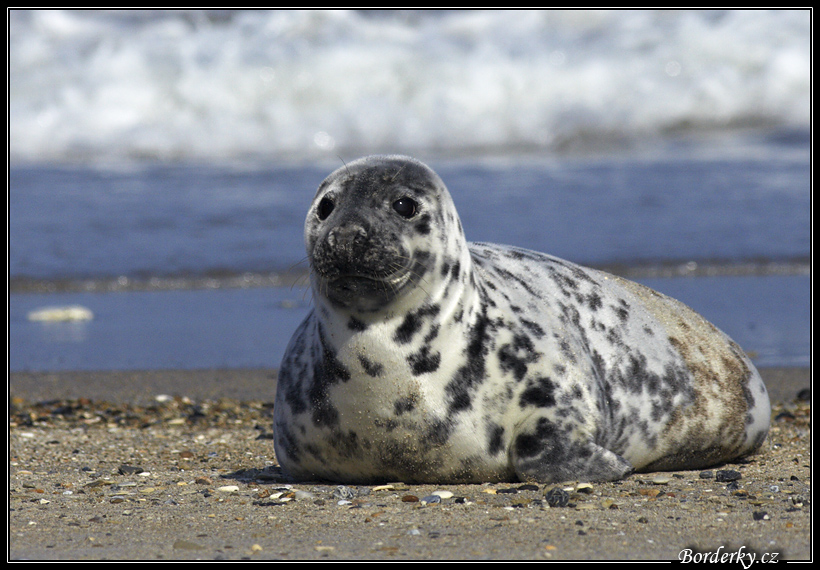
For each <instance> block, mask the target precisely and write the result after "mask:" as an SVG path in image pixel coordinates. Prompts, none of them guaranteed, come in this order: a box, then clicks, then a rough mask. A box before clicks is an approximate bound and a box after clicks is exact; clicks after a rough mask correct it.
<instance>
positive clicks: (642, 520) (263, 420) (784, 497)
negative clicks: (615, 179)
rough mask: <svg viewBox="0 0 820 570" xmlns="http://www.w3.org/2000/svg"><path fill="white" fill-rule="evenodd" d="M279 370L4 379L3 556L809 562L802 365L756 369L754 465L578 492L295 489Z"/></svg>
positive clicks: (513, 487)
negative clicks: (764, 431)
mask: <svg viewBox="0 0 820 570" xmlns="http://www.w3.org/2000/svg"><path fill="white" fill-rule="evenodd" d="M274 374H275V372H274V371H273V370H267V369H257V370H187V371H184V370H176V371H173V370H170V371H169V370H165V371H150V372H145V371H143V372H133V371H124V372H90V373H86V372H70V373H66V372H60V373H12V374H10V383H9V397H10V424H9V461H10V466H9V507H10V508H9V558H10V559H11V560H46V559H52V560H102V559H109V560H112V559H117V560H183V559H202V560H234V559H237V560H308V559H316V560H467V559H474V560H500V559H510V560H571V559H587V560H627V559H631V560H639V559H640V560H676V559H679V558H680V557H681V556H684V557H685V556H687V555H688V556H695V555H701V556H703V555H705V554H706V553H716V552H717V553H719V554H726V555H728V554H731V553H736V554H737V553H744V555H748V554H754V555H755V556H756V557H757V559H758V560H760V559H761V557H763V556H767V557H769V558H771V557H776V558H777V559H780V560H785V559H789V560H808V559H810V558H811V554H812V549H811V503H810V497H811V447H810V445H811V404H810V400H809V399H807V398H810V394H809V393H807V392H806V389H807V388H810V370H809V369H808V368H797V369H794V368H792V369H782V368H781V369H765V368H764V369H761V374H762V375H763V377H764V380H765V382H766V383H767V385H769V386H770V387H771V396H772V400H773V402H775V403H776V404H775V406H774V412H773V422H772V428H771V430H770V434H769V437H768V439H767V441H766V442H765V443H764V445H763V448H762V449H761V450H760V452H759V453H757V454H756V455H753V456H751V457H748V458H744V459H741V460H738V461H735V462H732V463H729V464H726V465H721V466H716V467H715V468H714V469H709V470H703V471H700V470H696V471H678V472H666V473H639V474H633V475H631V476H629V477H627V478H626V479H624V480H622V481H615V482H609V483H593V484H592V485H591V486H590V485H585V484H583V483H584V482H577V481H576V482H567V483H566V484H561V485H543V484H538V485H522V484H521V483H485V484H481V485H415V484H414V485H407V484H404V483H402V482H394V483H392V484H390V485H383V486H348V487H345V486H341V487H340V486H338V485H336V484H333V483H321V482H294V481H291V480H289V479H288V478H287V477H286V476H285V475H284V474H283V473H282V472H281V470H280V469H279V468H278V466H277V465H276V463H275V458H274V454H273V442H272V440H271V438H270V431H271V418H272V405H271V403H272V402H273V395H274V391H275V381H274V378H273V376H274ZM161 394H162V395H164V396H162V397H157V396H158V395H161ZM798 394H800V397H799V398H798ZM721 471H724V472H726V473H729V474H730V475H732V477H730V479H734V480H730V481H722V480H721V474H720V472H721ZM554 487H560V488H561V489H563V490H565V492H566V493H567V497H568V502H567V504H566V505H565V506H550V504H549V503H548V501H547V500H546V493H547V491H549V490H551V489H553V488H554ZM434 492H439V495H438V496H437V497H438V498H435V499H431V497H436V496H434V495H433V493H434ZM687 553H688V554H687Z"/></svg>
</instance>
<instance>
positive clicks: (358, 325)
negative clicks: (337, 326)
mask: <svg viewBox="0 0 820 570" xmlns="http://www.w3.org/2000/svg"><path fill="white" fill-rule="evenodd" d="M347 328H349V329H350V330H352V331H356V332H361V331H363V330H365V329H366V328H367V325H366V324H365V323H363V322H362V321H360V320H359V319H357V318H356V317H350V320H349V321H347Z"/></svg>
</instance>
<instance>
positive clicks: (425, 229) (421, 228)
mask: <svg viewBox="0 0 820 570" xmlns="http://www.w3.org/2000/svg"><path fill="white" fill-rule="evenodd" d="M415 228H416V231H417V232H419V233H420V234H421V235H425V236H426V235H427V234H429V233H430V214H424V215H423V216H421V218H419V221H418V222H416V225H415Z"/></svg>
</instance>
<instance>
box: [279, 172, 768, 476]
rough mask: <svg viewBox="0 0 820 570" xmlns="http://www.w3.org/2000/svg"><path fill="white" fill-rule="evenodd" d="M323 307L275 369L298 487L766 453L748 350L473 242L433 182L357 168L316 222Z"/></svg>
mask: <svg viewBox="0 0 820 570" xmlns="http://www.w3.org/2000/svg"><path fill="white" fill-rule="evenodd" d="M305 241H306V246H307V252H308V258H309V260H310V267H311V285H312V289H313V298H314V302H315V308H314V309H313V311H312V312H311V313H310V314H309V315H308V317H307V318H306V319H305V321H304V322H303V323H302V324H301V326H300V327H299V328H298V329H297V330H296V332H295V334H294V335H293V338H292V340H291V343H290V345H289V347H288V349H287V352H286V354H285V357H284V359H283V361H282V366H281V369H280V373H279V379H278V388H277V396H276V404H275V410H274V412H275V420H274V423H275V425H274V430H275V450H276V456H277V458H278V460H279V462H280V464H281V465H282V466H283V467H284V468H285V470H286V471H287V472H289V473H290V474H291V475H292V476H294V477H295V478H298V479H302V480H330V481H337V482H348V483H367V482H377V481H395V480H402V481H407V482H436V483H447V482H482V481H497V480H535V481H542V482H557V481H563V480H570V479H583V480H615V479H619V478H621V477H624V476H625V475H627V474H629V473H630V472H632V471H634V470H639V471H649V470H671V469H698V468H702V467H707V466H710V465H714V464H718V463H721V462H725V461H728V460H732V459H736V458H739V457H742V456H744V455H747V454H750V453H752V452H754V451H755V450H756V449H757V448H758V447H759V446H760V444H761V443H762V441H763V440H764V438H765V437H766V434H767V432H768V427H769V420H770V406H769V398H768V394H767V392H766V388H765V386H764V384H763V382H762V380H761V378H760V376H759V375H758V373H757V371H756V370H755V368H754V366H753V365H752V364H751V362H750V361H749V359H748V358H747V357H746V355H745V354H744V353H743V351H742V350H741V349H740V348H739V347H738V346H737V345H736V344H735V343H734V342H733V341H731V340H730V339H729V338H728V337H727V336H725V335H724V334H723V333H722V332H720V331H719V330H718V329H716V328H715V327H714V326H713V325H711V324H710V323H708V322H707V321H705V320H704V319H703V318H702V317H700V316H699V315H698V314H696V313H695V312H693V311H692V310H691V309H689V308H688V307H686V306H684V305H683V304H681V303H679V302H678V301H675V300H673V299H670V298H669V297H666V296H664V295H661V294H660V293H657V292H655V291H653V290H651V289H648V288H646V287H643V286H641V285H638V284H636V283H633V282H630V281H627V280H625V279H621V278H618V277H615V276H613V275H609V274H607V273H604V272H601V271H596V270H592V269H586V268H583V267H580V266H578V265H575V264H572V263H569V262H567V261H564V260H561V259H558V258H555V257H552V256H549V255H545V254H542V253H537V252H533V251H528V250H525V249H519V248H515V247H504V246H499V245H493V244H485V243H475V244H468V243H467V241H466V240H465V238H464V234H463V231H462V228H461V223H460V221H459V219H458V215H457V213H456V210H455V207H454V205H453V203H452V200H451V198H450V195H449V193H448V191H447V189H446V188H445V186H444V184H443V183H442V181H441V180H440V179H439V177H438V176H437V175H436V174H435V173H434V172H433V171H432V170H430V169H429V168H428V167H427V166H425V165H423V164H422V163H420V162H418V161H415V160H413V159H409V158H406V157H397V156H387V157H385V156H378V157H368V158H364V159H360V160H358V161H356V162H353V163H351V164H348V165H347V166H344V167H342V168H340V169H339V170H337V171H336V172H334V173H332V174H331V175H330V176H329V177H328V178H327V179H326V180H325V181H324V182H323V183H322V184H321V186H320V187H319V189H318V192H317V194H316V197H315V199H314V201H313V205H312V206H311V208H310V211H309V212H308V216H307V220H306V223H305Z"/></svg>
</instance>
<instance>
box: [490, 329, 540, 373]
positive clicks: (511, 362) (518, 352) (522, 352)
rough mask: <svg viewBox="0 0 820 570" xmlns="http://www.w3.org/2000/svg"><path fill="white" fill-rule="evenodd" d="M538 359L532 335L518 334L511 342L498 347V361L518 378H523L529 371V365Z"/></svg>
mask: <svg viewBox="0 0 820 570" xmlns="http://www.w3.org/2000/svg"><path fill="white" fill-rule="evenodd" d="M536 360H538V353H536V352H535V347H534V346H533V344H532V340H530V337H528V336H526V335H523V334H517V335H515V336H513V341H512V343H510V344H505V345H502V346H501V347H500V348H499V349H498V361H499V363H500V364H501V369H502V370H504V371H505V372H510V371H512V373H513V376H515V379H516V380H521V379H523V378H524V375H525V374H526V373H527V365H528V364H531V363H532V362H535V361H536Z"/></svg>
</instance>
